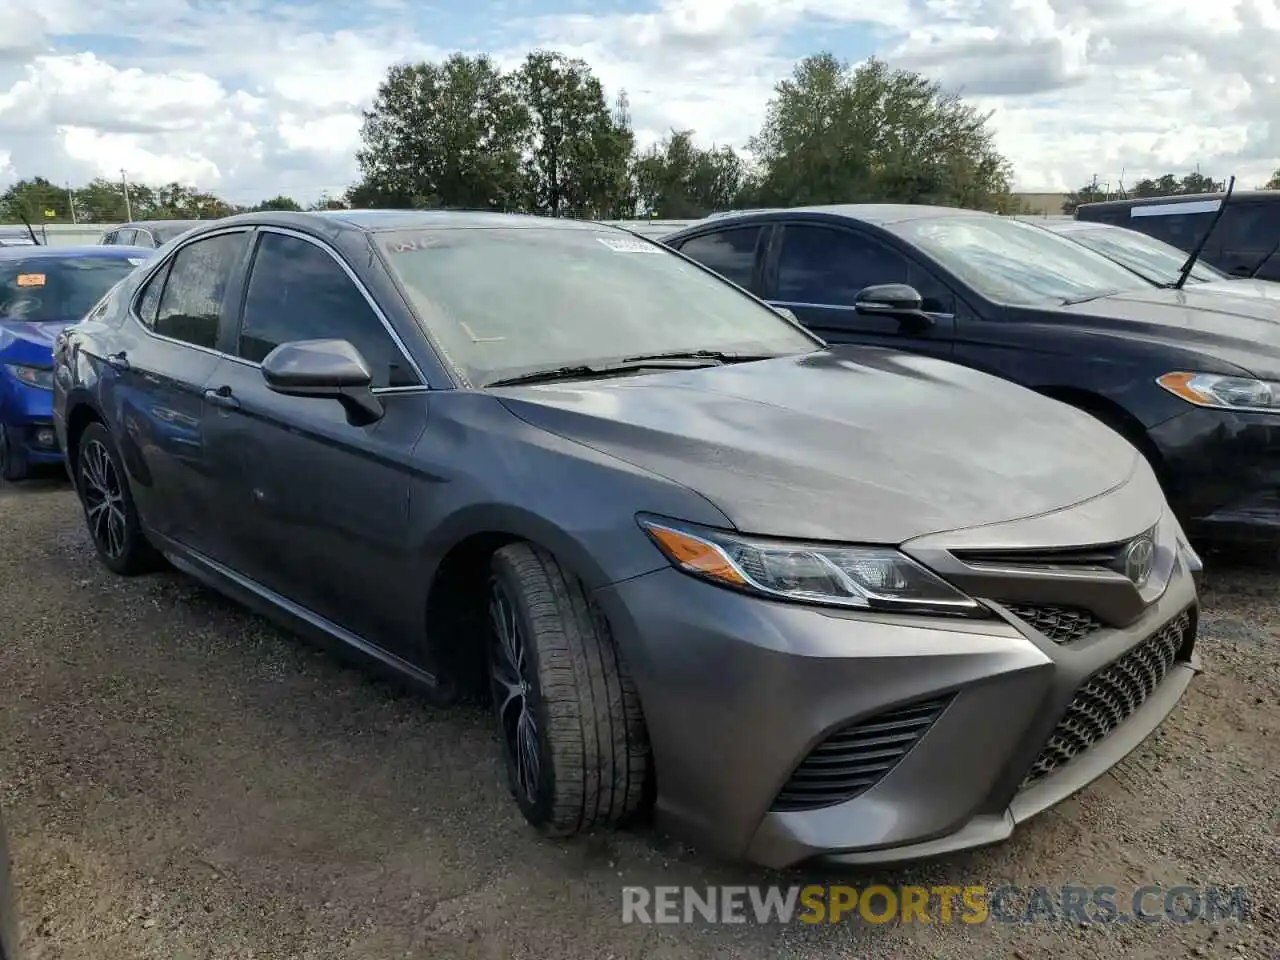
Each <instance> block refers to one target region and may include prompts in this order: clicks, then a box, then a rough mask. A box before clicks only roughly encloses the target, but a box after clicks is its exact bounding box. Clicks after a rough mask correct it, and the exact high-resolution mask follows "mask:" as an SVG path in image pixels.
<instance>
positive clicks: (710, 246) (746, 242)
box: [680, 227, 764, 289]
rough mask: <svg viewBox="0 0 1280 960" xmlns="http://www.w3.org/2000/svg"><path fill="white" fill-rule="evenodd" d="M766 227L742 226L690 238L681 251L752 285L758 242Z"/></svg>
mask: <svg viewBox="0 0 1280 960" xmlns="http://www.w3.org/2000/svg"><path fill="white" fill-rule="evenodd" d="M763 229H764V228H763V227H739V228H738V229H736V230H725V231H724V232H722V233H708V234H705V235H704V236H701V237H694V238H693V239H692V240H686V241H685V242H684V244H683V245H682V246H681V247H680V252H681V253H683V254H684V255H685V256H686V257H691V258H693V259H694V260H697V261H698V262H699V263H700V264H702V265H703V266H704V267H710V268H711V269H712V270H714V271H715V272H716V273H718V274H720V276H722V277H724V278H725V279H726V280H729V281H731V282H732V283H736V284H737V285H738V286H740V287H746V288H747V289H750V288H751V275H752V273H754V271H755V261H756V242H757V241H758V240H759V239H760V231H761V230H763Z"/></svg>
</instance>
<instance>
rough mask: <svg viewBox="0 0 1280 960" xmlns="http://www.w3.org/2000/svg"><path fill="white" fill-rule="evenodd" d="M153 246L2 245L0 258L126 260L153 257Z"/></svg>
mask: <svg viewBox="0 0 1280 960" xmlns="http://www.w3.org/2000/svg"><path fill="white" fill-rule="evenodd" d="M154 254H155V250H154V249H152V248H151V247H132V246H124V245H118V246H109V245H108V246H104V245H102V244H99V243H95V244H81V245H74V246H72V245H68V246H62V247H59V246H53V247H50V246H39V247H0V260H35V259H41V260H43V259H50V260H52V259H58V260H85V259H92V258H95V257H96V258H100V259H108V260H124V259H127V258H129V257H151V256H153V255H154Z"/></svg>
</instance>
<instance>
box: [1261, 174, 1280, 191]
mask: <svg viewBox="0 0 1280 960" xmlns="http://www.w3.org/2000/svg"><path fill="white" fill-rule="evenodd" d="M1258 189H1259V190H1280V170H1276V171H1275V172H1273V173H1272V174H1271V179H1270V180H1268V181H1267V182H1266V183H1264V184H1263V185H1262V186H1261V187H1259V188H1258Z"/></svg>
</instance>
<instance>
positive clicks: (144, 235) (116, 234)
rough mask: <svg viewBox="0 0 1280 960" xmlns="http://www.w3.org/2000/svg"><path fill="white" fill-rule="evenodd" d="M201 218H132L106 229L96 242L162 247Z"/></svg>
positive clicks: (197, 223)
mask: <svg viewBox="0 0 1280 960" xmlns="http://www.w3.org/2000/svg"><path fill="white" fill-rule="evenodd" d="M204 222H205V221H203V220H134V221H131V222H130V223H123V224H121V225H120V226H118V227H116V228H114V229H112V230H108V231H107V232H106V233H104V234H103V235H102V239H100V240H99V241H98V242H99V243H101V244H108V245H115V246H124V247H163V246H164V245H165V244H166V243H168V242H169V241H170V240H172V239H173V238H174V237H180V236H182V235H183V234H184V233H186V232H187V231H188V230H191V229H192V228H194V227H198V226H199V225H200V224H201V223H204Z"/></svg>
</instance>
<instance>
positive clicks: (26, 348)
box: [0, 317, 71, 364]
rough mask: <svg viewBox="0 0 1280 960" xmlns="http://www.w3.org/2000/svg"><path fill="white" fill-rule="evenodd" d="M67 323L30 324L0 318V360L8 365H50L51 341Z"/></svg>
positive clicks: (30, 322) (24, 321)
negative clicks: (8, 363)
mask: <svg viewBox="0 0 1280 960" xmlns="http://www.w3.org/2000/svg"><path fill="white" fill-rule="evenodd" d="M69 322H71V321H66V322H63V321H53V322H32V321H29V320H6V319H4V318H3V317H0V359H3V360H6V361H8V362H10V363H44V364H47V363H50V362H51V361H52V359H53V341H54V339H55V338H56V337H57V336H58V332H59V331H60V330H62V328H63V327H65V326H67V323H69Z"/></svg>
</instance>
